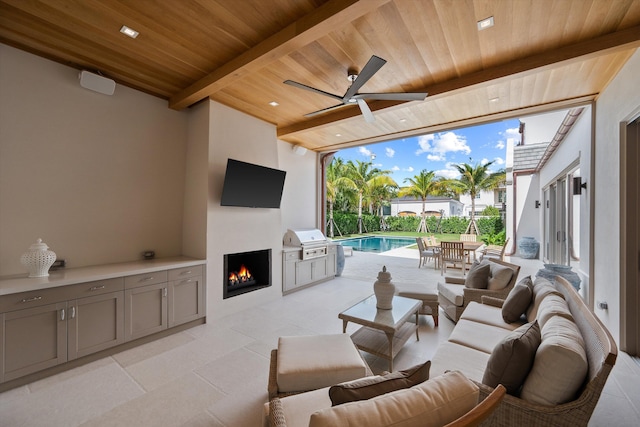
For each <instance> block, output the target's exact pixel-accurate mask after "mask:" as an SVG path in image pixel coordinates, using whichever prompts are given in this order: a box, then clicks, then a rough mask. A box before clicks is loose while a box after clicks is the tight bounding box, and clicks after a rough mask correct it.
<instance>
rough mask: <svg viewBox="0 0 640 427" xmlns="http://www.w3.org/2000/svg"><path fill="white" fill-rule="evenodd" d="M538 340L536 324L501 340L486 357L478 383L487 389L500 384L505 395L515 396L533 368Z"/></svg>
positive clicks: (527, 325)
mask: <svg viewBox="0 0 640 427" xmlns="http://www.w3.org/2000/svg"><path fill="white" fill-rule="evenodd" d="M540 340H541V338H540V327H539V326H538V322H537V321H534V322H533V323H527V324H525V325H522V326H520V327H519V328H518V329H516V330H514V331H513V332H511V333H510V334H509V335H507V336H506V337H504V339H503V340H502V341H501V342H499V343H498V344H497V345H496V346H495V348H494V349H493V352H492V353H491V356H489V360H488V361H487V367H486V369H485V371H484V376H483V378H482V383H483V384H486V385H488V386H489V387H496V386H497V385H498V384H502V385H503V386H505V388H506V389H507V393H509V394H511V395H514V396H517V395H518V393H519V392H520V388H521V387H522V384H523V383H524V380H525V379H526V378H527V375H528V374H529V371H530V370H531V366H533V360H534V358H535V355H536V350H537V349H538V346H539V345H540Z"/></svg>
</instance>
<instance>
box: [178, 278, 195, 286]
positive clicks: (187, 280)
mask: <svg viewBox="0 0 640 427" xmlns="http://www.w3.org/2000/svg"><path fill="white" fill-rule="evenodd" d="M189 282H193V279H186V280H183V281H182V282H180V284H181V285H183V284H185V283H189Z"/></svg>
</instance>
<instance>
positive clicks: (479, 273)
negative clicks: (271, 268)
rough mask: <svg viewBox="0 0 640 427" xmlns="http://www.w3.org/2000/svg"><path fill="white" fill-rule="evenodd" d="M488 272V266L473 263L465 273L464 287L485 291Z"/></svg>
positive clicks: (489, 268) (489, 269) (489, 267)
mask: <svg viewBox="0 0 640 427" xmlns="http://www.w3.org/2000/svg"><path fill="white" fill-rule="evenodd" d="M490 271H491V266H490V265H489V264H481V263H479V262H478V261H475V262H474V263H473V265H472V266H471V268H470V269H469V272H468V273H467V278H466V279H465V281H464V286H466V287H467V288H474V289H487V284H488V283H489V272H490Z"/></svg>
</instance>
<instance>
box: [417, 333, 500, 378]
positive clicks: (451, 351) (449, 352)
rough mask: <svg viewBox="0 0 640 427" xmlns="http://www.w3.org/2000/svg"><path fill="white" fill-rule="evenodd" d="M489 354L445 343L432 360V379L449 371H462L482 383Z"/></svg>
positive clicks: (440, 345) (466, 375) (441, 344)
mask: <svg viewBox="0 0 640 427" xmlns="http://www.w3.org/2000/svg"><path fill="white" fill-rule="evenodd" d="M489 356H490V354H489V353H485V352H484V351H480V350H476V349H474V348H471V347H467V346H465V345H462V344H456V343H453V342H450V341H445V342H443V343H440V344H439V345H438V348H437V349H436V353H435V354H434V355H433V357H432V358H431V370H430V373H429V375H430V377H431V378H434V377H436V376H438V375H442V374H444V373H445V372H447V371H460V372H462V373H463V374H464V376H465V377H467V378H470V379H472V380H474V381H477V382H482V376H483V375H484V368H485V367H486V366H487V362H488V361H489Z"/></svg>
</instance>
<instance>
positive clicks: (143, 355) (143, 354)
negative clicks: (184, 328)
mask: <svg viewBox="0 0 640 427" xmlns="http://www.w3.org/2000/svg"><path fill="white" fill-rule="evenodd" d="M193 340H194V338H193V337H192V336H191V335H189V334H187V333H185V332H179V333H177V334H173V335H169V336H168V337H164V338H160V339H159V340H155V341H151V342H149V343H146V344H143V345H141V346H138V347H134V348H132V349H129V350H125V351H123V352H120V353H118V354H115V355H113V358H114V359H115V360H116V361H117V362H118V363H119V364H120V366H122V367H124V368H126V367H127V366H131V365H134V364H136V363H138V362H142V361H143V360H146V359H149V358H151V357H154V356H157V355H159V354H162V353H164V352H167V351H170V350H173V349H174V348H179V347H180V346H183V345H185V344H186V343H188V342H191V341H193Z"/></svg>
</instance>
